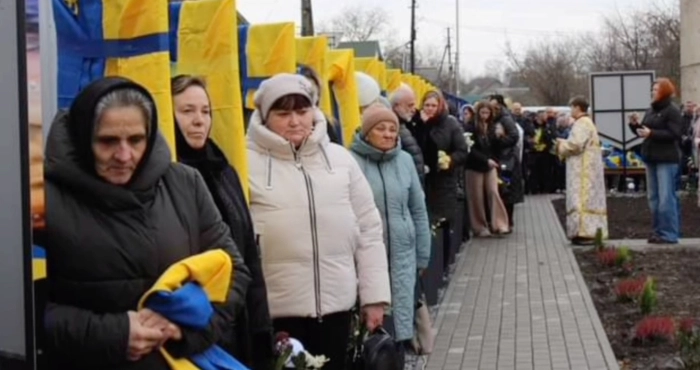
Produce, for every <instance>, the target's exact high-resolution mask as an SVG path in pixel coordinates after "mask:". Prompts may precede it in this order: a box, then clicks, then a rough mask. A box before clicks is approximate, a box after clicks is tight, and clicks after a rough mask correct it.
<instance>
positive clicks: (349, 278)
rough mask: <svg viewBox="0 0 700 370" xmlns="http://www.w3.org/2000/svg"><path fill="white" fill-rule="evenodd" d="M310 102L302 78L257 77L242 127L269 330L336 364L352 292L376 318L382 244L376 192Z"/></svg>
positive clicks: (384, 287) (382, 292)
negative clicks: (331, 137) (244, 128)
mask: <svg viewBox="0 0 700 370" xmlns="http://www.w3.org/2000/svg"><path fill="white" fill-rule="evenodd" d="M312 102H313V87H312V86H311V85H310V83H309V82H308V81H307V80H306V79H305V78H303V77H302V76H298V75H292V74H279V75H277V76H274V77H272V78H270V79H268V80H266V81H264V82H263V83H262V84H261V85H260V88H259V89H258V92H257V95H256V97H255V105H256V110H255V112H254V113H253V115H252V117H251V120H250V123H249V126H248V145H247V146H248V160H249V168H250V169H249V172H250V175H249V180H250V210H251V214H252V216H253V223H254V228H255V233H256V237H257V239H258V243H259V246H260V252H261V260H262V266H263V274H264V276H265V281H266V284H267V294H268V300H269V305H270V314H271V317H272V319H273V326H274V328H275V330H276V331H285V332H287V333H289V334H290V335H291V336H292V337H294V338H297V339H299V340H300V341H301V342H302V343H303V344H304V345H305V347H306V349H307V350H308V351H309V352H310V353H312V354H314V355H325V356H326V357H329V358H330V361H331V362H329V363H328V364H327V365H326V367H324V368H328V369H342V368H343V365H344V360H345V353H346V350H347V344H348V343H347V341H348V338H349V334H350V333H349V330H350V310H351V309H352V308H353V307H354V305H355V304H356V299H357V295H358V292H359V297H360V304H361V306H362V308H363V313H364V316H365V321H366V324H367V327H368V329H370V330H373V329H375V328H376V327H378V326H380V325H381V324H382V319H383V315H384V309H385V308H386V306H387V305H388V304H389V303H390V300H391V292H390V287H389V275H388V266H387V252H386V247H385V246H384V242H383V235H382V233H383V231H382V220H381V217H380V215H379V211H378V210H377V208H376V206H375V203H374V198H373V193H372V190H371V189H370V186H369V184H368V183H367V180H366V179H365V177H364V175H363V173H362V171H361V170H360V168H359V166H358V164H357V162H356V161H355V160H354V159H353V157H352V156H351V154H350V153H349V152H348V151H347V150H346V149H345V148H343V147H342V146H339V145H336V144H332V143H330V141H329V139H328V135H327V134H326V122H325V118H324V116H323V114H322V113H321V111H320V110H318V108H316V107H314V106H313V104H312Z"/></svg>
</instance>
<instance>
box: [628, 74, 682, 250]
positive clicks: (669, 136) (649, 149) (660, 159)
mask: <svg viewBox="0 0 700 370" xmlns="http://www.w3.org/2000/svg"><path fill="white" fill-rule="evenodd" d="M675 93H676V88H675V86H674V85H673V83H672V82H671V81H670V80H669V79H667V78H660V79H658V80H657V81H656V82H655V83H654V87H653V90H652V102H651V107H650V108H649V110H647V112H646V114H645V115H644V118H643V119H642V122H641V123H636V122H635V121H631V122H630V123H629V127H630V129H631V130H632V131H633V132H635V133H636V134H637V136H639V137H641V138H643V139H644V141H643V142H642V157H643V158H644V162H645V164H646V181H647V197H648V199H649V208H650V210H651V213H652V225H653V226H652V227H653V231H652V234H651V236H650V237H649V240H648V242H649V243H650V244H677V243H678V238H679V236H680V209H679V207H680V203H679V200H678V195H677V193H676V190H677V188H678V183H677V181H676V179H677V176H678V171H679V170H680V165H679V163H680V160H681V147H680V141H681V137H682V135H683V132H682V131H683V123H682V119H681V111H680V109H679V108H678V107H676V106H675V105H674V104H673V102H672V99H673V96H674V95H675ZM637 122H638V121H637Z"/></svg>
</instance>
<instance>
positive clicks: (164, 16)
mask: <svg viewBox="0 0 700 370" xmlns="http://www.w3.org/2000/svg"><path fill="white" fill-rule="evenodd" d="M52 5H53V11H54V21H55V23H56V41H57V46H58V48H57V49H58V53H57V54H58V79H57V86H58V106H59V108H68V107H69V106H70V104H71V103H72V102H73V99H75V97H76V96H77V95H78V93H79V92H80V91H81V90H82V89H83V88H84V87H85V86H87V85H88V84H90V83H91V82H92V81H94V80H97V79H99V78H102V77H105V76H122V77H126V78H129V79H131V80H133V81H135V82H137V83H139V84H141V85H143V86H144V87H145V88H146V89H148V91H149V92H150V93H151V94H152V95H153V98H154V99H155V102H156V106H157V109H158V111H159V112H172V98H171V96H170V60H169V59H170V58H169V42H168V0H149V1H143V0H53V2H52ZM159 120H160V122H159V128H160V130H161V132H162V133H163V135H164V136H165V138H166V140H167V141H168V143H169V144H170V145H171V148H174V143H175V135H174V133H175V131H174V127H173V117H172V114H160V115H159ZM174 153H175V152H174V151H173V159H174V158H175V157H174V155H175V154H174Z"/></svg>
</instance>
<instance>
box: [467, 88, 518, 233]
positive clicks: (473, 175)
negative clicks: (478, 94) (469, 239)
mask: <svg viewBox="0 0 700 370" xmlns="http://www.w3.org/2000/svg"><path fill="white" fill-rule="evenodd" d="M494 110H495V109H494V108H493V107H492V106H491V105H489V104H488V103H487V102H480V103H478V104H477V105H476V109H475V111H476V116H474V120H473V121H471V122H469V123H467V126H466V128H467V132H469V133H471V134H472V135H471V138H472V142H473V144H472V147H471V148H470V150H469V156H468V158H467V161H466V163H465V166H464V167H465V169H466V171H465V172H466V175H465V183H466V193H467V197H468V202H467V206H468V210H469V220H470V222H471V227H472V232H473V233H474V235H476V236H478V237H487V236H490V235H491V233H495V234H505V233H507V232H508V230H509V227H508V213H507V211H506V207H505V206H504V204H503V200H502V199H501V196H500V194H499V192H498V167H499V163H498V158H499V152H498V148H497V146H496V145H497V143H498V141H499V140H500V139H499V138H498V137H497V135H496V124H495V123H494ZM486 205H488V211H489V214H488V216H487V210H486Z"/></svg>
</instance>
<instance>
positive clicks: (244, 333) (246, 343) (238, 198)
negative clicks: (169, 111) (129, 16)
mask: <svg viewBox="0 0 700 370" xmlns="http://www.w3.org/2000/svg"><path fill="white" fill-rule="evenodd" d="M172 94H173V109H174V110H175V122H176V125H177V128H176V130H175V137H176V146H177V158H178V161H180V162H181V163H184V164H186V165H188V166H191V167H194V168H195V169H197V171H199V173H200V174H201V175H202V177H203V178H204V180H205V182H206V184H207V187H208V188H209V191H210V192H211V194H212V196H213V198H214V201H215V203H216V206H217V208H218V209H219V212H220V213H221V216H222V218H223V220H224V222H225V223H226V224H228V225H229V228H230V229H231V236H232V237H233V240H234V241H235V242H236V245H238V247H239V250H240V252H241V254H242V255H243V259H244V261H245V264H246V266H248V269H249V270H250V274H251V278H252V281H251V284H250V287H249V290H248V293H247V295H246V304H245V309H244V310H242V312H241V313H240V314H239V315H238V316H237V317H236V321H235V326H234V327H233V328H231V330H230V331H229V333H227V334H228V335H227V336H228V338H224V340H223V341H222V343H220V344H221V345H222V347H223V348H224V349H226V350H227V351H228V352H230V353H231V354H232V355H233V356H234V357H236V358H237V359H238V360H240V361H241V362H243V363H245V364H247V365H248V366H250V367H252V368H253V369H254V370H260V369H268V368H269V367H270V364H271V362H272V346H273V343H272V341H273V339H272V323H271V320H270V313H269V308H268V304H267V291H266V288H265V280H264V278H263V274H262V267H261V265H260V257H259V255H258V248H257V244H256V241H255V237H254V233H253V225H252V221H251V218H250V214H249V212H248V205H247V203H246V199H245V196H244V194H243V188H242V186H241V182H240V179H239V177H238V174H237V173H236V170H235V169H234V168H233V167H231V165H230V164H229V162H228V160H227V159H226V157H225V156H224V154H223V153H222V152H221V150H220V149H219V147H218V146H217V145H216V144H215V143H214V142H213V141H212V140H211V139H210V138H209V134H210V132H211V125H212V121H211V106H210V100H209V96H208V94H207V91H206V84H205V82H204V80H202V79H200V78H197V77H193V76H187V75H180V76H177V77H175V78H173V80H172Z"/></svg>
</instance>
